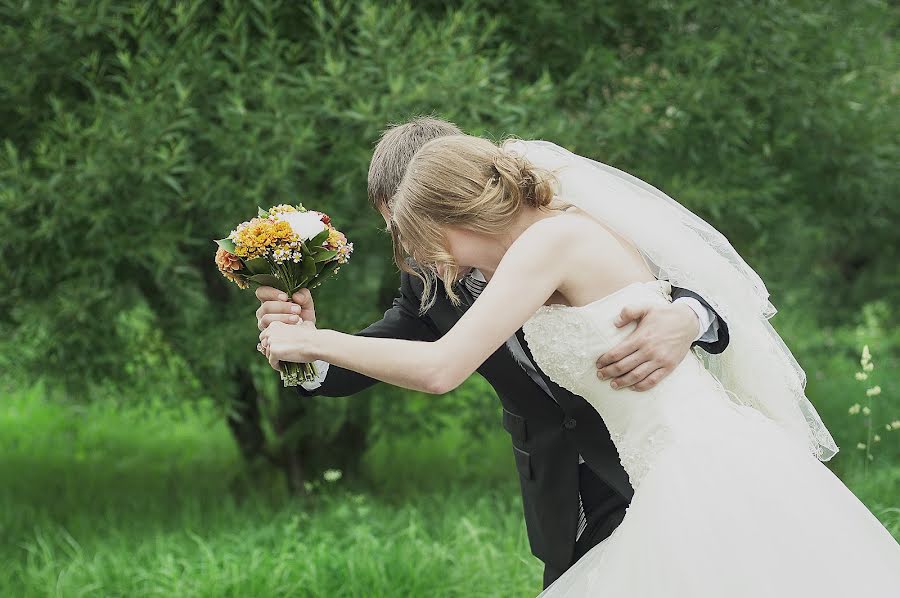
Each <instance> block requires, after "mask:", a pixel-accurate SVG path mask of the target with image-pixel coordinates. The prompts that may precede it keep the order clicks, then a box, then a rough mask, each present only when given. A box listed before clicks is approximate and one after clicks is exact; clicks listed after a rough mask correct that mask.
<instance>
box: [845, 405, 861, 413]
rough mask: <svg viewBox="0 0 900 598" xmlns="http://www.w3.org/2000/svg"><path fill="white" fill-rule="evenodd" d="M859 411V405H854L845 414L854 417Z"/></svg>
mask: <svg viewBox="0 0 900 598" xmlns="http://www.w3.org/2000/svg"><path fill="white" fill-rule="evenodd" d="M860 409H861V407H860V406H859V403H854V404H853V406H852V407H850V409H848V410H847V413H849V414H850V415H856V414H857V413H859V410H860Z"/></svg>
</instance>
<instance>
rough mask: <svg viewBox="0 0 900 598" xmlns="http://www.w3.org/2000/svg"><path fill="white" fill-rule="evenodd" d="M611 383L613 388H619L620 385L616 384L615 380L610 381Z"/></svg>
mask: <svg viewBox="0 0 900 598" xmlns="http://www.w3.org/2000/svg"><path fill="white" fill-rule="evenodd" d="M609 385H610V386H611V387H612V388H613V389H616V388H619V385H618V384H616V383H615V382H610V383H609Z"/></svg>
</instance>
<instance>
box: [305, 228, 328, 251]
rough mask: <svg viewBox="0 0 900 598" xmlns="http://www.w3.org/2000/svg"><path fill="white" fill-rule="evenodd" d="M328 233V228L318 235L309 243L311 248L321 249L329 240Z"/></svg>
mask: <svg viewBox="0 0 900 598" xmlns="http://www.w3.org/2000/svg"><path fill="white" fill-rule="evenodd" d="M328 231H329V229H327V228H326V229H325V230H323V231H322V232H320V233H319V234H318V235H316V236H315V237H313V238H312V239H310V240H309V241H307V244H309V246H310V247H321V246H322V243H324V242H325V239H327V238H328Z"/></svg>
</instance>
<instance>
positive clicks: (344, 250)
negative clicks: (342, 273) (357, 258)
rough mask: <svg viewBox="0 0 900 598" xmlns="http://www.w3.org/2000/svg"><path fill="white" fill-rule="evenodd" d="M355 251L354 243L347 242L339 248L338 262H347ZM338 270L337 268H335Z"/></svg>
mask: <svg viewBox="0 0 900 598" xmlns="http://www.w3.org/2000/svg"><path fill="white" fill-rule="evenodd" d="M352 252H353V243H347V244H346V245H344V246H343V247H341V248H339V249H338V253H337V258H338V263H341V264H346V263H347V260H349V259H350V254H351V253H352ZM335 272H337V270H335Z"/></svg>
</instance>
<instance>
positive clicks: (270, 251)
mask: <svg viewBox="0 0 900 598" xmlns="http://www.w3.org/2000/svg"><path fill="white" fill-rule="evenodd" d="M216 243H217V244H218V245H219V248H218V249H217V250H216V266H218V268H219V272H221V273H222V275H223V276H224V277H225V278H227V279H228V280H230V281H232V282H233V283H235V284H236V285H238V286H239V287H240V288H242V289H246V288H248V287H249V286H250V284H251V283H256V284H258V285H261V286H270V287H275V288H276V289H280V290H282V291H284V292H285V293H287V295H288V296H289V297H290V296H292V295H293V294H294V293H295V292H296V291H297V290H299V289H302V288H309V289H313V288H315V287H317V286H319V285H320V284H322V282H323V281H324V280H325V279H326V278H328V277H329V276H331V275H332V274H334V273H336V272H337V271H338V270H339V269H340V266H341V265H342V264H346V263H347V261H348V260H349V259H350V253H351V252H352V251H353V243H349V242H347V237H346V236H344V234H343V233H342V232H341V231H339V230H338V229H336V228H334V227H333V226H332V225H331V218H329V216H328V214H325V213H323V212H316V211H313V210H307V209H306V208H304V207H303V205H302V204H297V205H287V204H280V205H277V206H275V207H272V208H269V209H268V210H263V209H262V208H259V213H258V214H257V217H256V218H253V219H252V220H248V221H247V222H242V223H240V224H239V225H237V227H236V228H235V229H234V230H232V231H231V233H230V234H229V235H228V236H227V237H226V238H224V239H218V240H216ZM316 373H317V372H316V367H315V365H313V364H311V363H282V364H281V379H282V380H283V381H284V385H285V386H297V385H298V384H300V383H301V382H303V381H310V380H313V379H314V378H315V376H316Z"/></svg>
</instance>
